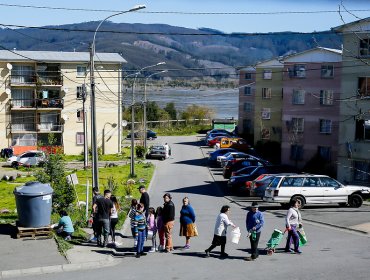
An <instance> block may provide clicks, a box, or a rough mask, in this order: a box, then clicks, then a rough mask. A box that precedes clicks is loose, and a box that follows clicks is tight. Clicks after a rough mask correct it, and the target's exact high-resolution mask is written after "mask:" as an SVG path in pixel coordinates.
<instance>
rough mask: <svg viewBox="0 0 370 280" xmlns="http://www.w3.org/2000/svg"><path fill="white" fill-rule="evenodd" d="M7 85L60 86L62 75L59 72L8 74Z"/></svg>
mask: <svg viewBox="0 0 370 280" xmlns="http://www.w3.org/2000/svg"><path fill="white" fill-rule="evenodd" d="M8 85H9V87H12V86H22V87H24V86H34V87H36V86H38V87H42V86H48V87H50V86H54V87H61V86H62V85H63V76H62V74H61V73H60V72H52V73H47V74H39V73H29V74H24V75H10V76H9V78H8Z"/></svg>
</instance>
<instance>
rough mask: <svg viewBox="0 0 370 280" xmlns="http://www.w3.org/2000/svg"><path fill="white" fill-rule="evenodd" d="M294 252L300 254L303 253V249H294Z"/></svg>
mask: <svg viewBox="0 0 370 280" xmlns="http://www.w3.org/2000/svg"><path fill="white" fill-rule="evenodd" d="M294 253H296V254H298V255H300V254H302V251H301V250H297V251H294Z"/></svg>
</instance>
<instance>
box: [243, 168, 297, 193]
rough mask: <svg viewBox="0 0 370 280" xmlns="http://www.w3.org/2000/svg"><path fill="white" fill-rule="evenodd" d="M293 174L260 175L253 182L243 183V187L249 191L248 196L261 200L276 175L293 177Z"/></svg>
mask: <svg viewBox="0 0 370 280" xmlns="http://www.w3.org/2000/svg"><path fill="white" fill-rule="evenodd" d="M295 174H296V173H284V174H280V173H279V174H262V175H260V176H258V177H257V178H256V179H255V180H253V181H247V182H246V183H245V186H246V189H247V190H249V192H250V196H257V197H260V198H263V197H264V195H265V191H266V189H267V187H268V186H269V184H270V183H271V182H272V180H274V178H275V177H276V176H277V175H295Z"/></svg>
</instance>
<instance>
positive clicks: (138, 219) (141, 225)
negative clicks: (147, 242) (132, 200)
mask: <svg viewBox="0 0 370 280" xmlns="http://www.w3.org/2000/svg"><path fill="white" fill-rule="evenodd" d="M133 222H134V231H135V233H137V232H139V231H144V230H145V229H146V219H145V216H144V215H143V214H142V213H140V212H136V216H135V218H134V221H133Z"/></svg>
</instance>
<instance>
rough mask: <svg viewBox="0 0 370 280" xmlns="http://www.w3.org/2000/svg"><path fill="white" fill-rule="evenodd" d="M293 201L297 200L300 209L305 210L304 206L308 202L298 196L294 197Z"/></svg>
mask: <svg viewBox="0 0 370 280" xmlns="http://www.w3.org/2000/svg"><path fill="white" fill-rule="evenodd" d="M292 199H295V200H297V202H298V208H299V209H303V207H304V205H305V204H306V201H305V200H304V198H303V197H302V196H299V195H296V196H293V197H292Z"/></svg>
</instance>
